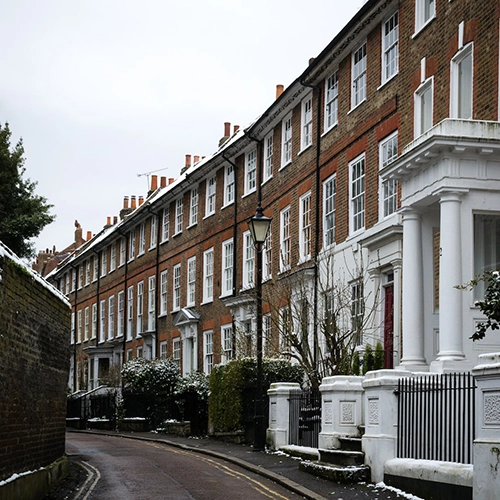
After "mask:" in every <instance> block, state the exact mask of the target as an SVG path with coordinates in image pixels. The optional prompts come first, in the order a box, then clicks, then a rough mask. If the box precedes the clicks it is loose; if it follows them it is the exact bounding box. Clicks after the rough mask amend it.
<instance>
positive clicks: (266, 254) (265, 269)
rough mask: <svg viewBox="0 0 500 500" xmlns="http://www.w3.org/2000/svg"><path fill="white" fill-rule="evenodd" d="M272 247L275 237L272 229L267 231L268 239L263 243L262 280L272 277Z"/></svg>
mask: <svg viewBox="0 0 500 500" xmlns="http://www.w3.org/2000/svg"><path fill="white" fill-rule="evenodd" d="M272 249H273V238H272V232H271V229H269V231H268V232H267V236H266V241H264V245H262V281H266V280H270V279H271V278H272V264H273V261H272Z"/></svg>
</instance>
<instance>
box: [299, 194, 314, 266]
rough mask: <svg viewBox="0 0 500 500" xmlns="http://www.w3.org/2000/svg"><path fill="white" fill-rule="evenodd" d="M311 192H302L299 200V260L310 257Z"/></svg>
mask: <svg viewBox="0 0 500 500" xmlns="http://www.w3.org/2000/svg"><path fill="white" fill-rule="evenodd" d="M311 234H312V226H311V192H310V191H308V192H307V193H305V194H303V195H302V196H301V197H300V200H299V260H300V262H304V261H306V260H309V259H310V258H311Z"/></svg>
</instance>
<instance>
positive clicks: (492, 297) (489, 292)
mask: <svg viewBox="0 0 500 500" xmlns="http://www.w3.org/2000/svg"><path fill="white" fill-rule="evenodd" d="M481 281H484V283H485V285H486V288H485V291H484V298H483V300H478V301H476V306H477V307H479V310H480V311H481V312H482V313H483V314H484V315H485V316H486V318H487V319H486V321H480V322H479V323H477V324H476V329H475V331H474V333H473V335H472V337H470V338H471V339H472V340H474V341H476V340H481V339H483V338H484V336H485V335H486V332H487V330H488V329H489V328H491V330H498V329H499V328H500V273H499V272H498V271H487V272H485V273H484V274H483V275H482V276H479V277H478V278H476V279H474V280H472V281H471V282H470V283H469V285H468V286H467V288H474V287H475V286H477V285H478V283H479V282H481Z"/></svg>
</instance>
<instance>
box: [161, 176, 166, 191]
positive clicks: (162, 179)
mask: <svg viewBox="0 0 500 500" xmlns="http://www.w3.org/2000/svg"><path fill="white" fill-rule="evenodd" d="M160 187H162V188H164V187H167V178H166V177H160Z"/></svg>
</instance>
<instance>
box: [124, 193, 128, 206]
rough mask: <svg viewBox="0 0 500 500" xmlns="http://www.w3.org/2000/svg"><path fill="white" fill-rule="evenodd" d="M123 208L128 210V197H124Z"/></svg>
mask: <svg viewBox="0 0 500 500" xmlns="http://www.w3.org/2000/svg"><path fill="white" fill-rule="evenodd" d="M123 208H125V209H126V208H128V196H124V197H123Z"/></svg>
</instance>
